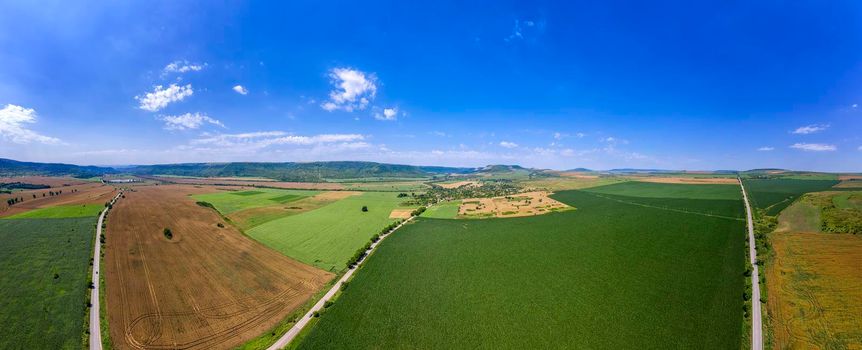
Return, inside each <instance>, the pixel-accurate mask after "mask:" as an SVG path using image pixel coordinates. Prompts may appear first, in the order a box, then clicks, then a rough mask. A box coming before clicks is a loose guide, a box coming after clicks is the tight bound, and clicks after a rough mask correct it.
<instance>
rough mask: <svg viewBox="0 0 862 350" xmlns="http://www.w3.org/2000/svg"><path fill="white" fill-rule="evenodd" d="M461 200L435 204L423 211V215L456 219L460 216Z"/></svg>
mask: <svg viewBox="0 0 862 350" xmlns="http://www.w3.org/2000/svg"><path fill="white" fill-rule="evenodd" d="M460 205H461V201H449V202H443V203H437V204H434V206H432V207H429V208H428V209H427V210H425V212H423V213H422V217H425V218H434V219H454V218H455V217H456V216H458V207H459V206H460Z"/></svg>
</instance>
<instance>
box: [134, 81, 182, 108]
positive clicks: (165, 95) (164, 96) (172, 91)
mask: <svg viewBox="0 0 862 350" xmlns="http://www.w3.org/2000/svg"><path fill="white" fill-rule="evenodd" d="M192 94H194V90H192V84H187V85H185V86H178V85H177V84H171V85H170V86H168V88H167V89H165V88H163V87H162V86H161V85H156V86H155V87H154V88H153V92H148V93H146V94H144V95H143V96H135V99H136V100H138V102H139V103H140V105H139V106H138V108H140V109H143V110H146V111H150V112H158V111H159V110H161V109H163V108H165V107H167V106H168V104H170V103H173V102H177V101H182V100H183V99H185V98H186V97H189V96H191V95H192Z"/></svg>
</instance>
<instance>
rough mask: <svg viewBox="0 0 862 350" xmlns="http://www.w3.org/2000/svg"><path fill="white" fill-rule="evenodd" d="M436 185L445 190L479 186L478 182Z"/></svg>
mask: <svg viewBox="0 0 862 350" xmlns="http://www.w3.org/2000/svg"><path fill="white" fill-rule="evenodd" d="M436 185H437V186H440V187H443V188H458V187H461V186H479V183H478V182H476V181H458V182H450V183H438V184H436Z"/></svg>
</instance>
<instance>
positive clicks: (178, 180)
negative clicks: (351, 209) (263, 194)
mask: <svg viewBox="0 0 862 350" xmlns="http://www.w3.org/2000/svg"><path fill="white" fill-rule="evenodd" d="M141 177H142V178H145V179H150V180H156V181H161V182H167V183H175V184H195V185H219V186H249V187H271V188H283V189H289V190H291V189H292V190H341V189H344V186H342V185H341V184H338V183H332V182H284V181H274V180H269V181H249V180H238V179H228V178H193V177H164V176H141Z"/></svg>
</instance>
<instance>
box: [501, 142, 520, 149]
mask: <svg viewBox="0 0 862 350" xmlns="http://www.w3.org/2000/svg"><path fill="white" fill-rule="evenodd" d="M500 147H505V148H516V147H518V144H517V143H514V142H509V141H500Z"/></svg>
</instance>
